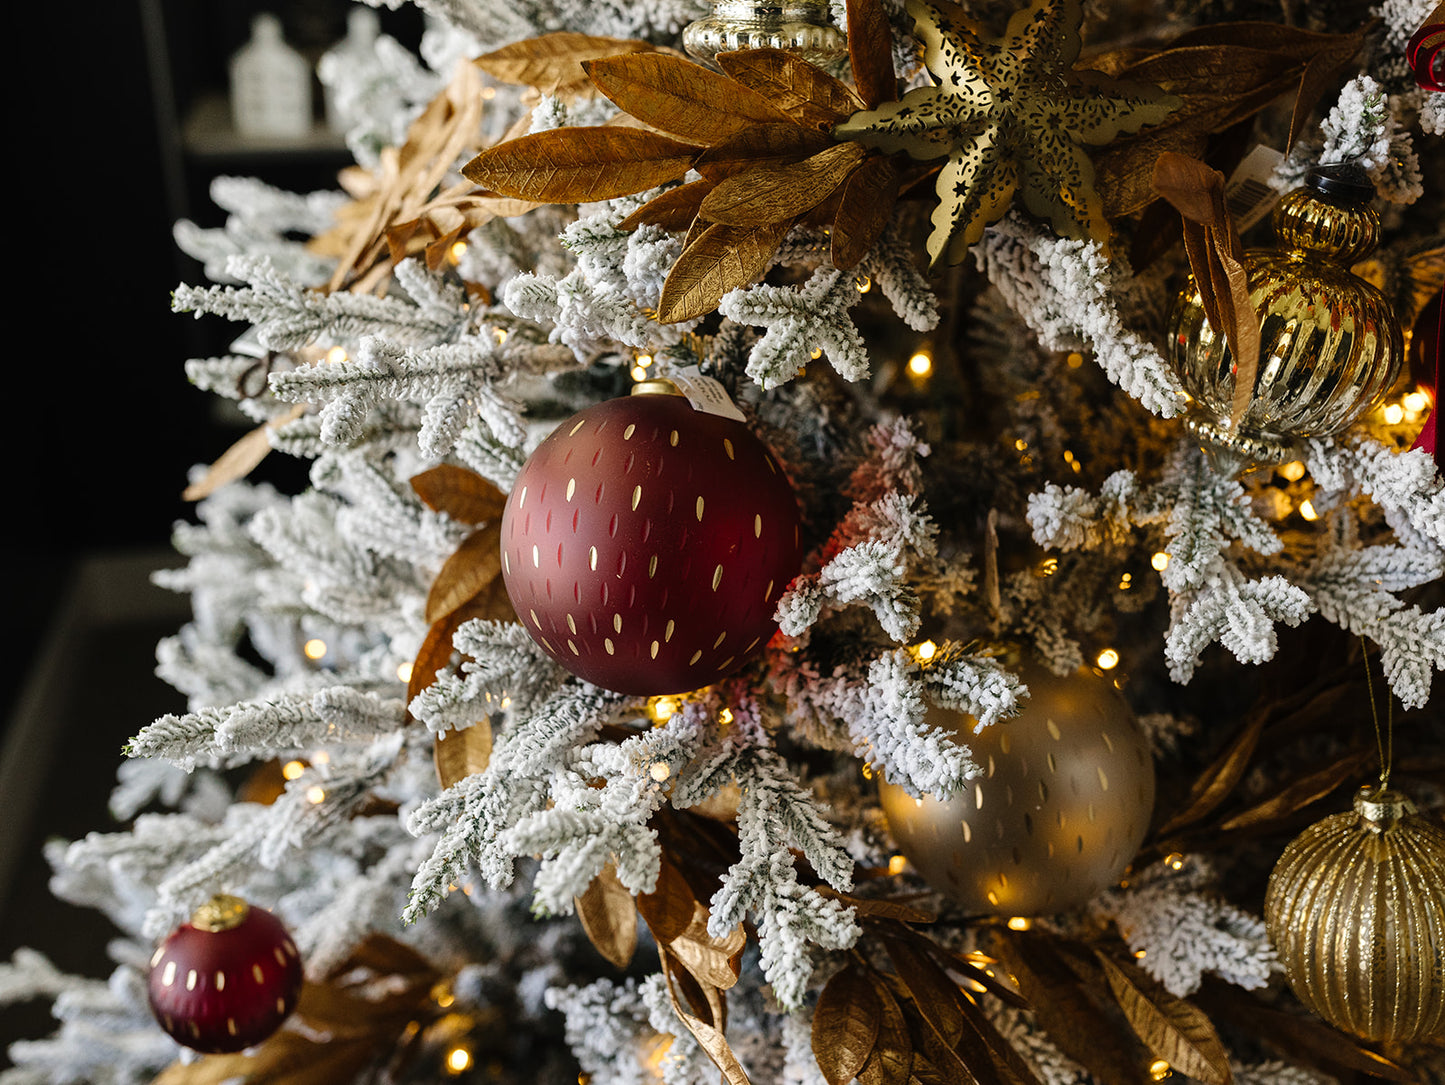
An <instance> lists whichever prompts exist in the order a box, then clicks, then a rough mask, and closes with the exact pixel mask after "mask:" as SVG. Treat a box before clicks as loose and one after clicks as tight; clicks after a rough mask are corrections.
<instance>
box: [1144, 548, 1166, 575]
mask: <svg viewBox="0 0 1445 1085" xmlns="http://www.w3.org/2000/svg"><path fill="white" fill-rule="evenodd" d="M1149 565H1150V567H1151V568H1152V569H1153V570H1154V571H1155V572H1156V573H1162V572H1163V571H1164V570H1165V569H1167V568H1169V555H1168V554H1167V553H1165V552H1164V551H1163V550H1156V551H1154V556H1153V557H1151V558H1150V559H1149Z"/></svg>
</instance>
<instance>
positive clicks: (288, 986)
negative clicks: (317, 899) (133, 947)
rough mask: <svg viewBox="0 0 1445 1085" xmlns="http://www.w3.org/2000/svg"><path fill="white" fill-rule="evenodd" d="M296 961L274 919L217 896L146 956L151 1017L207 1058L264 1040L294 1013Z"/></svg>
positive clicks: (236, 899)
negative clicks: (148, 971) (153, 953)
mask: <svg viewBox="0 0 1445 1085" xmlns="http://www.w3.org/2000/svg"><path fill="white" fill-rule="evenodd" d="M300 994H301V956H300V954H299V953H298V952H297V950H296V944H295V943H294V942H293V941H292V940H291V936H290V935H289V934H287V933H286V928H285V927H284V926H283V925H282V923H281V921H280V920H279V919H277V918H276V917H275V916H274V915H272V914H271V913H270V912H268V911H266V910H265V909H263V908H253V907H251V906H250V905H249V904H247V903H246V902H245V901H244V900H241V899H240V898H239V897H233V896H230V895H228V894H218V895H216V896H214V897H212V898H211V899H210V900H209V901H207V902H206V903H205V904H203V905H201V907H200V908H198V909H196V912H195V914H194V915H193V916H192V917H191V922H189V923H186V924H183V925H182V926H180V927H177V928H176V929H175V930H174V931H172V932H171V933H170V935H169V936H167V938H166V940H165V941H164V942H162V943H161V946H160V948H159V949H158V950H156V952H155V956H154V957H152V958H151V971H150V1004H151V1012H152V1013H154V1014H155V1018H156V1020H157V1021H158V1022H159V1023H160V1025H161V1027H162V1028H163V1029H165V1030H166V1032H168V1033H170V1035H171V1037H172V1038H173V1039H175V1040H176V1041H177V1042H178V1043H181V1044H184V1045H185V1046H186V1047H189V1048H192V1049H193V1050H195V1051H201V1052H204V1053H207V1054H215V1053H219V1052H229V1051H240V1050H242V1049H243V1048H247V1047H251V1046H252V1045H254V1044H258V1043H260V1042H261V1041H262V1040H264V1039H266V1038H267V1037H268V1036H270V1035H271V1034H272V1033H273V1032H275V1031H276V1030H277V1029H278V1028H279V1027H280V1026H281V1022H282V1021H284V1020H286V1018H287V1017H288V1016H289V1015H290V1013H291V1011H292V1010H293V1009H295V1008H296V1000H297V999H298V998H299V997H300Z"/></svg>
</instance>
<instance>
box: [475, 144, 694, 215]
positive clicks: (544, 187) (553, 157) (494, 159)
mask: <svg viewBox="0 0 1445 1085" xmlns="http://www.w3.org/2000/svg"><path fill="white" fill-rule="evenodd" d="M698 150H699V148H698V147H696V146H693V145H691V144H686V143H679V142H677V141H676V140H673V139H668V138H667V137H666V136H660V135H658V134H657V133H655V132H648V131H646V130H644V129H641V128H626V127H621V126H617V125H599V126H597V127H593V128H555V129H552V130H550V131H546V132H533V133H531V134H530V135H525V136H522V137H520V138H519V139H513V140H508V141H507V142H506V143H499V144H497V145H496V146H495V147H489V148H487V149H486V150H485V151H483V152H482V153H481V154H479V155H477V156H476V157H475V158H473V159H472V160H471V161H470V162H468V163H467V164H466V165H465V166H463V167H462V173H463V175H465V176H466V178H467V179H468V180H470V181H473V182H475V183H476V184H478V185H481V186H482V187H483V188H485V189H487V190H489V191H491V192H496V193H500V194H501V195H503V196H510V197H512V198H513V199H520V200H536V201H538V202H540V203H591V202H594V201H596V200H610V199H615V198H617V197H618V196H630V195H632V194H633V193H635V192H645V191H646V190H647V189H649V188H656V187H657V186H658V185H661V184H665V183H666V182H668V181H675V180H677V179H678V178H679V177H681V176H682V175H683V174H685V173H686V172H687V171H688V170H689V169H691V168H692V162H693V158H694V157H695V156H696V155H697V153H698Z"/></svg>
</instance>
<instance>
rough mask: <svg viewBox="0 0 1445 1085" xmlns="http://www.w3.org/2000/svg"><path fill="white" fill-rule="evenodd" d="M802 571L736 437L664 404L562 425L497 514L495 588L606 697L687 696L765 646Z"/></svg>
mask: <svg viewBox="0 0 1445 1085" xmlns="http://www.w3.org/2000/svg"><path fill="white" fill-rule="evenodd" d="M801 563H802V545H801V539H800V532H799V517H798V503H797V499H796V498H795V497H794V495H793V488H792V486H791V484H790V483H789V482H788V480H787V478H786V477H785V476H784V474H783V471H782V468H781V467H779V466H778V462H777V460H776V459H775V458H774V457H773V454H772V453H771V452H770V451H769V450H768V449H767V447H766V446H765V445H764V444H763V443H762V442H761V441H759V440H758V438H757V437H755V436H754V435H753V434H752V432H751V431H749V430H748V429H747V427H746V426H744V425H743V424H742V423H741V422H737V421H735V420H733V419H731V418H725V417H722V416H720V415H715V414H709V413H706V412H703V411H698V410H694V409H693V407H692V405H691V404H690V403H689V402H688V401H687V400H686V399H685V398H683V397H682V396H680V395H676V394H669V393H668V392H666V391H663V392H651V393H643V394H638V393H636V392H634V393H633V394H632V395H631V396H627V397H623V398H620V399H613V400H608V401H606V402H604V403H599V404H597V405H596V406H593V407H588V408H587V409H586V410H583V411H580V412H579V413H577V414H575V415H573V416H572V417H571V418H569V419H568V420H567V421H566V422H563V423H562V424H561V425H560V426H558V427H557V429H556V430H555V431H553V433H552V434H551V436H549V437H548V438H547V439H546V440H545V441H543V442H542V443H541V445H539V446H538V447H537V449H536V451H535V452H533V453H532V455H531V457H530V458H529V459H528V460H527V463H526V464H525V466H523V468H522V471H521V473H520V474H519V475H518V476H517V481H516V483H515V485H514V486H513V487H512V492H511V495H510V496H509V497H508V499H507V505H506V509H505V511H504V512H503V514H502V579H503V581H504V583H505V584H506V587H507V594H508V595H509V596H510V597H511V601H512V606H513V608H514V609H515V610H516V612H517V617H518V619H519V620H520V621H521V622H522V624H523V626H524V627H525V628H526V630H527V632H528V633H529V634H530V635H531V637H532V639H533V640H534V641H536V642H537V644H538V645H539V646H540V647H541V648H542V650H543V651H545V652H546V653H547V654H548V655H550V656H551V657H552V658H553V659H555V660H556V661H557V662H558V663H560V664H561V665H562V666H563V667H565V668H567V670H569V671H571V672H572V673H573V674H575V675H576V676H577V677H579V678H582V679H584V680H585V681H588V682H591V683H592V684H593V685H597V686H601V687H602V688H604V689H609V690H613V691H615V692H617V693H625V694H635V695H658V694H664V693H681V692H683V691H685V690H692V689H698V688H699V687H701V686H706V685H708V684H710V683H712V682H715V681H717V680H718V679H719V678H722V677H723V676H724V675H727V674H728V673H730V672H731V671H734V670H736V669H737V668H738V667H740V666H742V664H743V663H744V662H745V661H746V660H747V659H749V658H750V657H751V656H753V655H754V654H756V653H757V652H758V651H759V650H761V648H762V646H763V645H764V644H765V643H766V642H767V640H768V638H769V637H771V636H772V635H773V633H774V631H775V630H776V628H777V626H776V623H775V622H774V621H773V610H774V608H775V606H776V605H777V602H778V597H779V596H781V595H782V593H783V590H784V589H785V588H786V587H787V586H788V582H789V581H790V580H792V578H793V577H794V576H795V575H797V572H798V569H799V566H800V565H801Z"/></svg>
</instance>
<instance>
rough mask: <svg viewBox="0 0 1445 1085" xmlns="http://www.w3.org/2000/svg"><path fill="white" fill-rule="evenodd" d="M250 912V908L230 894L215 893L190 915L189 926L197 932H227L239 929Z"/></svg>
mask: <svg viewBox="0 0 1445 1085" xmlns="http://www.w3.org/2000/svg"><path fill="white" fill-rule="evenodd" d="M250 912H251V906H250V905H249V904H247V903H246V902H245V901H244V900H242V899H241V898H240V897H234V896H232V895H231V894H230V893H217V894H216V895H215V896H214V897H212V898H211V899H210V900H208V901H206V903H205V904H202V905H201V906H200V907H199V908H197V909H196V910H195V911H194V912H193V913H192V914H191V926H193V927H195V928H196V929H197V930H203V931H210V932H211V933H215V932H217V931H228V930H231V929H233V928H235V927H239V926H240V925H241V924H242V923H243V922H244V921H245V919H246V916H248V915H249V914H250Z"/></svg>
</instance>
